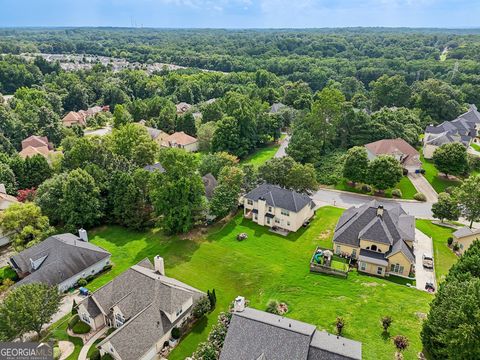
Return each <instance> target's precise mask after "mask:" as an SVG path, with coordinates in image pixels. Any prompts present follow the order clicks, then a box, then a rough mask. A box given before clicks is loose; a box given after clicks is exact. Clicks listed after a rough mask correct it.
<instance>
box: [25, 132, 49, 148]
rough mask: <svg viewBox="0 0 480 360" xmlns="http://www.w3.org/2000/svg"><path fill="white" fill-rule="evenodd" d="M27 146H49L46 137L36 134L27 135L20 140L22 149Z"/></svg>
mask: <svg viewBox="0 0 480 360" xmlns="http://www.w3.org/2000/svg"><path fill="white" fill-rule="evenodd" d="M29 146H31V147H34V148H38V147H42V146H47V147H49V144H48V138H47V137H46V136H36V135H32V136H29V137H28V138H26V139H25V140H23V141H22V149H25V148H27V147H29Z"/></svg>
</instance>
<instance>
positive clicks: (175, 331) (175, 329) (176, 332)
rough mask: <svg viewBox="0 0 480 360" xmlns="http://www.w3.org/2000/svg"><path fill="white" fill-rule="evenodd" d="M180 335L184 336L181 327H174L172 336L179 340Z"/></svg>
mask: <svg viewBox="0 0 480 360" xmlns="http://www.w3.org/2000/svg"><path fill="white" fill-rule="evenodd" d="M180 336H182V334H181V332H180V329H179V328H177V327H174V328H173V329H172V338H173V339H175V340H178V339H180Z"/></svg>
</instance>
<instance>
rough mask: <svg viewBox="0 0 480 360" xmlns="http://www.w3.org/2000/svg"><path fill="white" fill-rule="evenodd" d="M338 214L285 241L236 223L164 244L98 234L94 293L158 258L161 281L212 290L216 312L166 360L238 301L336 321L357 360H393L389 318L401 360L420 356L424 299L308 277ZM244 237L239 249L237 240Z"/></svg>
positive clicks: (369, 280) (398, 289) (152, 237)
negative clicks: (359, 349)
mask: <svg viewBox="0 0 480 360" xmlns="http://www.w3.org/2000/svg"><path fill="white" fill-rule="evenodd" d="M341 213H342V210H341V209H337V208H333V207H325V208H321V209H319V210H318V211H317V215H316V219H315V220H314V221H312V223H311V224H310V226H309V227H308V228H307V229H303V228H302V229H301V230H299V231H298V232H297V233H295V234H290V235H289V236H288V237H283V236H280V235H276V234H273V233H271V232H269V231H268V229H266V228H264V227H261V226H258V225H256V224H254V223H253V222H251V221H250V220H245V219H243V218H242V216H241V215H238V216H236V217H235V218H234V219H233V220H231V221H230V222H229V223H227V224H226V225H223V226H220V225H217V226H216V227H213V228H212V229H210V230H209V232H208V233H207V234H206V235H204V236H199V239H195V240H181V239H179V238H177V237H166V236H164V235H163V234H162V233H160V232H157V231H151V232H145V233H141V232H133V231H128V230H125V229H123V228H119V227H105V228H102V229H98V230H97V231H94V232H92V233H91V239H92V240H91V241H92V243H94V244H96V245H99V246H102V247H104V248H105V249H107V250H109V251H111V252H112V261H113V262H114V263H115V266H114V267H113V269H112V270H111V271H110V272H109V273H107V274H105V275H103V276H101V277H100V278H97V279H95V280H94V281H93V282H92V283H91V284H89V285H88V288H90V289H91V290H94V289H96V288H98V287H99V286H101V285H103V284H105V283H106V282H107V281H109V280H110V279H111V278H112V277H113V276H116V275H118V274H119V273H121V272H122V271H124V270H125V269H127V268H128V267H129V266H131V265H133V264H135V263H137V262H138V261H140V260H141V259H143V258H145V257H149V258H150V259H152V258H153V256H154V255H156V254H160V255H161V256H163V257H164V258H165V263H166V272H167V275H169V276H172V277H175V278H178V279H179V280H181V281H184V282H186V283H188V284H190V285H192V286H195V287H197V288H199V289H201V290H204V291H206V290H207V289H212V288H215V290H216V293H217V308H216V310H215V311H214V312H213V313H212V314H210V315H209V316H208V317H207V318H205V319H204V320H203V321H201V322H200V323H199V324H198V325H197V326H196V327H194V329H193V330H192V332H191V333H190V334H189V335H187V336H186V337H185V339H183V340H182V342H181V343H180V344H179V346H178V347H177V348H176V349H175V350H174V351H173V353H172V354H171V356H170V357H169V359H170V360H177V359H182V360H183V359H184V358H185V357H186V356H189V355H190V354H191V353H192V352H193V351H194V350H195V349H196V347H197V344H198V343H199V342H200V341H203V340H205V339H206V337H207V335H208V332H209V330H210V328H211V326H212V324H214V323H215V321H216V318H217V315H218V312H219V311H223V310H226V309H227V308H228V304H229V303H230V302H231V301H232V300H233V299H234V298H235V296H237V295H244V296H246V298H247V299H249V300H250V304H251V306H253V307H255V308H258V309H261V310H264V309H265V308H266V305H267V302H268V301H269V300H270V299H277V300H279V301H285V302H286V303H287V304H288V306H289V313H288V316H290V317H292V318H295V319H298V320H302V321H306V322H309V323H312V324H315V325H317V326H318V327H319V328H321V329H326V330H328V331H330V332H334V329H335V318H336V317H337V316H343V317H344V318H345V320H346V327H345V336H347V337H350V338H353V339H356V340H359V341H362V342H363V356H364V359H392V358H393V354H394V352H395V350H394V346H393V344H392V341H391V340H389V339H385V338H384V337H383V336H382V329H381V325H380V317H381V316H383V315H390V316H392V318H393V320H394V321H393V324H392V327H391V330H390V334H391V335H397V334H403V335H406V336H407V337H408V338H409V340H410V347H409V348H408V350H407V352H406V354H405V358H408V359H413V358H415V357H416V354H417V353H418V352H419V351H420V350H421V342H420V335H419V334H420V328H421V320H420V318H419V314H421V313H427V311H428V304H429V302H430V301H431V299H432V296H431V295H430V294H427V293H425V292H420V291H418V290H415V289H410V288H407V287H406V286H402V285H398V284H395V283H392V282H390V281H386V280H383V279H379V278H375V277H371V276H367V275H361V274H358V273H357V272H356V271H353V272H351V273H350V274H349V276H348V278H347V279H341V278H337V277H334V276H328V275H318V274H310V273H309V266H308V264H309V261H310V259H311V256H312V252H313V251H314V250H315V248H316V246H321V247H324V248H327V247H330V248H331V247H332V235H333V229H334V227H335V224H336V222H337V220H338V218H339V216H340V215H341ZM240 232H245V233H247V234H248V239H246V240H244V241H242V242H239V241H237V240H236V235H237V234H238V233H240Z"/></svg>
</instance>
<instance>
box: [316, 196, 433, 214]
mask: <svg viewBox="0 0 480 360" xmlns="http://www.w3.org/2000/svg"><path fill="white" fill-rule="evenodd" d="M373 199H376V200H378V202H379V203H381V204H382V205H383V206H385V208H387V209H388V208H389V207H391V206H392V204H394V203H400V204H401V205H402V208H403V209H404V210H405V211H406V212H407V214H409V215H413V216H415V217H417V218H423V219H432V218H433V215H432V204H431V203H428V202H415V201H406V200H396V199H384V198H377V197H375V196H367V195H360V194H355V193H348V192H342V191H336V190H330V189H320V190H318V191H317V192H316V193H315V194H313V200H314V201H315V202H316V203H317V205H319V206H324V205H333V206H337V207H341V208H345V209H346V208H349V207H352V206H359V205H362V204H364V203H366V202H367V201H371V200H373Z"/></svg>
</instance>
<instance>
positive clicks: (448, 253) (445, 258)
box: [416, 220, 458, 282]
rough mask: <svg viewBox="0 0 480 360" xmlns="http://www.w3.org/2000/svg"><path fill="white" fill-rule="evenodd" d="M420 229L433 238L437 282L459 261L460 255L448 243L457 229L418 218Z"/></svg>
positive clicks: (417, 224)
mask: <svg viewBox="0 0 480 360" xmlns="http://www.w3.org/2000/svg"><path fill="white" fill-rule="evenodd" d="M416 226H417V228H418V230H420V231H421V232H423V233H424V234H425V235H427V236H430V237H431V238H432V239H433V252H434V254H433V258H434V263H435V275H436V277H437V282H440V281H442V280H443V279H444V278H445V275H446V274H447V273H448V270H449V269H450V267H451V266H452V265H453V264H455V263H456V262H457V259H458V257H457V256H456V255H455V254H454V253H453V251H452V250H451V249H450V248H449V247H448V245H447V239H448V238H449V237H451V236H452V233H453V232H454V231H455V230H453V229H450V228H447V227H443V226H439V225H435V224H434V223H432V222H431V221H428V220H417V222H416Z"/></svg>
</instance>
